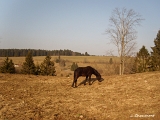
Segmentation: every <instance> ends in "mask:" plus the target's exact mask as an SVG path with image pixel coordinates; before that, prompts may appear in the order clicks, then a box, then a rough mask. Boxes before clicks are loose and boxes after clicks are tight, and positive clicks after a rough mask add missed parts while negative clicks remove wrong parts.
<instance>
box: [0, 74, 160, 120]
mask: <svg viewBox="0 0 160 120" xmlns="http://www.w3.org/2000/svg"><path fill="white" fill-rule="evenodd" d="M93 78H94V76H93ZM103 78H104V81H103V82H98V81H95V82H94V83H93V85H91V86H89V85H88V84H87V85H86V86H84V85H80V86H79V87H78V88H72V87H71V84H72V77H71V78H67V77H49V76H32V75H11V74H0V120H49V119H51V120H144V119H148V120H160V72H152V73H143V74H134V75H124V76H103ZM84 79H85V78H84V77H81V78H79V79H78V83H81V82H82V81H83V80H84ZM135 115H155V116H154V117H134V116H135ZM132 116H133V117H132Z"/></svg>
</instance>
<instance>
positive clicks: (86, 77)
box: [84, 75, 88, 85]
mask: <svg viewBox="0 0 160 120" xmlns="http://www.w3.org/2000/svg"><path fill="white" fill-rule="evenodd" d="M87 79H88V75H87V76H86V79H85V81H84V85H86V82H87Z"/></svg>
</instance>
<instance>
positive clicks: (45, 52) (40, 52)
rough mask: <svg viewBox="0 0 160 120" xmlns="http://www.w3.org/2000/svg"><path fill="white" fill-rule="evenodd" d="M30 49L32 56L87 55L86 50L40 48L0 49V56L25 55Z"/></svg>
mask: <svg viewBox="0 0 160 120" xmlns="http://www.w3.org/2000/svg"><path fill="white" fill-rule="evenodd" d="M29 51H31V52H32V55H33V56H47V55H50V56H58V55H63V56H89V54H88V53H87V52H85V53H84V54H83V53H79V52H73V51H71V50H68V49H67V50H65V49H64V50H41V49H38V50H36V49H0V57H20V56H26V55H27V53H28V52H29Z"/></svg>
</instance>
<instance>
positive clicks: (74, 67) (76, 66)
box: [71, 62, 78, 71]
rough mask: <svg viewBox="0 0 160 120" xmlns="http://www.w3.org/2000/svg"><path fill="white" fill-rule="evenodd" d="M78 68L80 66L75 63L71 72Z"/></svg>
mask: <svg viewBox="0 0 160 120" xmlns="http://www.w3.org/2000/svg"><path fill="white" fill-rule="evenodd" d="M77 68H78V64H77V63H75V62H73V63H72V65H71V71H74V70H75V69H77Z"/></svg>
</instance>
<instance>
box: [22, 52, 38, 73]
mask: <svg viewBox="0 0 160 120" xmlns="http://www.w3.org/2000/svg"><path fill="white" fill-rule="evenodd" d="M35 68H36V67H35V64H34V60H33V57H32V53H31V52H30V51H29V52H28V54H27V56H26V58H25V62H24V63H23V65H22V73H24V74H35Z"/></svg>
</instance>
